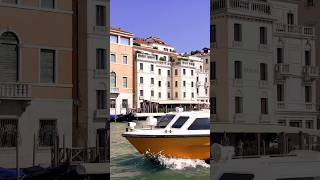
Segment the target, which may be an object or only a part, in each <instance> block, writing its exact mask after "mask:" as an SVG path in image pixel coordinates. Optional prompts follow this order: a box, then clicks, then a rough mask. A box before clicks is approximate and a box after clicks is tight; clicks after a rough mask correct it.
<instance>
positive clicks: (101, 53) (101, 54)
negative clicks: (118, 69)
mask: <svg viewBox="0 0 320 180" xmlns="http://www.w3.org/2000/svg"><path fill="white" fill-rule="evenodd" d="M96 60H97V62H96V63H97V66H96V68H97V69H106V67H107V62H106V50H105V49H97V50H96Z"/></svg>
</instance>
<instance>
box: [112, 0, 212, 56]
mask: <svg viewBox="0 0 320 180" xmlns="http://www.w3.org/2000/svg"><path fill="white" fill-rule="evenodd" d="M110 5H111V6H110V11H111V12H110V13H111V17H110V21H111V26H112V27H120V28H122V29H124V30H127V31H129V32H132V33H133V35H134V37H142V38H146V37H149V36H158V37H160V38H161V39H162V40H164V41H165V42H167V43H168V44H170V45H172V46H174V47H175V48H176V50H177V52H180V53H183V52H190V51H194V50H201V49H202V48H204V47H208V48H210V32H209V30H210V0H111V1H110Z"/></svg>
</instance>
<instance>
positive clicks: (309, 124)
mask: <svg viewBox="0 0 320 180" xmlns="http://www.w3.org/2000/svg"><path fill="white" fill-rule="evenodd" d="M306 128H308V129H313V121H312V120H306Z"/></svg>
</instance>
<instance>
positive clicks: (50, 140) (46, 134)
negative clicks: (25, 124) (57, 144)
mask: <svg viewBox="0 0 320 180" xmlns="http://www.w3.org/2000/svg"><path fill="white" fill-rule="evenodd" d="M39 126H40V127H39V146H53V145H54V141H55V137H56V136H57V135H58V133H57V121H56V120H40V124H39Z"/></svg>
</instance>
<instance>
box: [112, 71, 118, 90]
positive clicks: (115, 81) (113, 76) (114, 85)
mask: <svg viewBox="0 0 320 180" xmlns="http://www.w3.org/2000/svg"><path fill="white" fill-rule="evenodd" d="M110 86H111V87H117V75H116V73H115V72H111V73H110Z"/></svg>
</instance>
